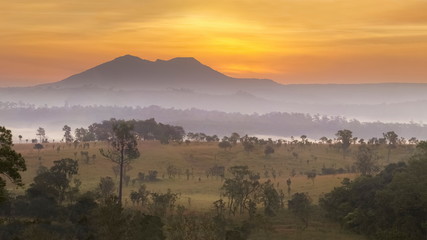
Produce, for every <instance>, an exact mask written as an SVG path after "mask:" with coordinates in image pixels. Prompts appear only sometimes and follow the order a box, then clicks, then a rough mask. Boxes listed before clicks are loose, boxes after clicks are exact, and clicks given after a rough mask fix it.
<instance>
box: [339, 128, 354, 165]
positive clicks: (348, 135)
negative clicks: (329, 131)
mask: <svg viewBox="0 0 427 240" xmlns="http://www.w3.org/2000/svg"><path fill="white" fill-rule="evenodd" d="M335 136H337V137H338V138H337V140H338V141H340V143H341V149H342V157H343V159H345V156H346V153H347V151H348V149H349V148H350V145H351V141H352V138H353V133H352V132H351V131H350V130H347V129H344V130H339V131H338V132H337V133H336V134H335Z"/></svg>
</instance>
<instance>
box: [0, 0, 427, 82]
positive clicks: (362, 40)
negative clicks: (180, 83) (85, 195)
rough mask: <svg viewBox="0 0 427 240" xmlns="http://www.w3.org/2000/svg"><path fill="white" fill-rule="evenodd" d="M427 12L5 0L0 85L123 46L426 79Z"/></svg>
mask: <svg viewBox="0 0 427 240" xmlns="http://www.w3.org/2000/svg"><path fill="white" fill-rule="evenodd" d="M426 12H427V1H425V0H376V1H372V0H234V1H233V0H215V1H202V0H121V1H117V0H115V1H112V0H92V1H88V0H40V1H34V0H16V1H2V3H1V7H0V86H22V85H34V84H38V83H42V82H52V81H58V80H61V79H64V78H66V77H68V76H69V75H71V74H74V73H78V72H81V71H83V70H85V69H88V68H90V67H93V66H95V65H98V64H100V63H102V62H105V61H109V60H111V59H113V58H115V57H118V56H121V55H125V54H132V55H136V56H139V57H141V58H145V59H149V60H156V59H158V58H159V59H170V58H173V57H178V56H182V57H189V56H191V57H195V58H197V59H198V60H199V61H201V62H202V63H204V64H206V65H209V66H211V67H212V68H214V69H216V70H219V71H221V72H223V73H226V74H228V75H231V76H234V77H258V78H270V79H273V80H275V81H278V82H282V83H365V82H427V70H426V69H427V14H426Z"/></svg>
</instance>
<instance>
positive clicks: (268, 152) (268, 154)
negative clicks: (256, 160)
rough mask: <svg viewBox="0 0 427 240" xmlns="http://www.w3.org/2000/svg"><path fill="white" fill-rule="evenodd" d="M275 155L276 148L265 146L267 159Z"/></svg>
mask: <svg viewBox="0 0 427 240" xmlns="http://www.w3.org/2000/svg"><path fill="white" fill-rule="evenodd" d="M273 153H274V148H273V147H272V146H270V145H267V146H265V149H264V154H265V156H266V157H267V156H270V154H273Z"/></svg>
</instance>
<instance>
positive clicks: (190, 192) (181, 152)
mask: <svg viewBox="0 0 427 240" xmlns="http://www.w3.org/2000/svg"><path fill="white" fill-rule="evenodd" d="M44 147H45V148H44V149H42V150H40V152H39V151H37V150H35V149H33V145H32V144H16V145H15V150H16V151H18V152H20V153H21V154H22V155H23V156H24V158H25V159H26V163H27V168H28V170H27V171H26V172H24V173H23V174H22V176H23V180H24V183H25V184H26V185H27V186H28V185H29V184H31V182H32V179H33V178H34V176H35V175H36V173H37V169H38V168H39V167H40V166H41V165H43V166H46V167H49V166H51V165H52V164H53V161H55V160H59V159H61V158H72V159H77V160H79V175H78V178H79V179H80V180H81V181H82V185H81V191H89V190H94V189H96V188H97V186H98V183H99V181H100V178H101V177H105V176H111V177H112V178H113V179H117V177H116V176H115V174H114V172H113V170H112V168H113V166H114V165H115V163H113V162H112V161H111V160H109V159H106V158H104V157H103V156H102V155H101V154H100V152H99V149H100V148H107V147H108V146H107V145H106V144H105V143H100V142H96V143H95V142H93V143H90V148H89V149H83V148H82V146H77V147H75V146H73V145H66V144H59V143H49V144H44ZM58 147H60V150H59V151H58V150H57V148H58ZM138 147H139V150H140V152H141V156H140V158H138V159H135V160H133V161H132V163H131V169H130V170H128V171H127V175H129V176H130V177H131V179H134V178H136V177H137V175H138V172H145V173H147V172H148V170H157V171H158V172H159V174H158V178H159V181H156V182H147V183H145V184H146V185H147V188H148V190H150V191H153V192H166V191H167V189H171V190H172V192H176V193H180V194H181V195H180V200H179V202H178V203H179V204H181V205H184V206H186V207H190V205H191V208H192V209H196V210H199V211H204V210H208V209H210V208H211V207H212V202H214V201H216V200H218V199H219V198H220V188H221V186H222V181H221V180H220V179H218V178H215V177H213V178H212V177H210V178H207V177H206V174H205V172H206V170H207V169H209V168H210V167H212V166H214V165H220V166H225V167H226V168H228V167H231V166H235V165H247V166H249V168H250V169H251V170H253V171H255V172H259V173H260V175H261V181H266V180H267V179H271V180H272V181H273V182H274V183H275V185H276V186H277V189H281V190H283V191H284V192H285V193H287V185H286V180H287V179H288V178H291V180H292V185H291V189H292V193H295V192H307V193H308V194H309V195H310V197H311V198H312V200H313V203H314V204H317V202H318V199H319V197H320V196H321V195H322V194H324V193H327V192H330V191H331V190H332V189H333V188H334V187H336V186H339V185H340V182H341V181H342V180H343V179H344V178H350V179H353V178H355V177H357V176H358V174H356V173H343V174H335V175H321V174H320V173H321V169H322V168H324V167H326V168H332V167H333V168H336V169H338V168H343V169H348V168H350V167H351V165H352V164H353V163H354V161H355V160H354V157H353V154H351V153H350V154H349V155H348V157H346V159H343V157H342V154H341V153H340V152H339V151H338V150H337V149H336V148H333V147H331V146H329V145H305V146H298V145H282V146H280V147H276V148H275V153H274V154H272V155H270V156H265V155H264V151H263V150H264V147H263V146H257V147H256V148H255V150H254V151H253V152H251V153H247V152H245V151H244V149H243V147H242V146H241V145H240V144H237V145H235V146H233V148H232V149H231V150H222V149H220V148H219V147H218V144H217V143H197V142H192V143H190V144H188V145H186V144H176V143H173V144H168V145H162V144H160V143H158V142H157V141H145V142H140V143H139V145H138ZM81 151H88V152H89V156H93V155H95V156H96V157H95V159H94V160H91V161H90V163H85V162H84V161H83V160H82V159H83V156H82V155H81ZM351 151H352V152H355V151H357V146H352V147H351ZM413 151H414V147H413V146H410V145H405V146H399V147H398V148H396V149H393V150H392V154H391V159H390V161H389V162H397V161H407V160H408V158H409V156H410V155H411V154H412V153H413ZM293 153H297V154H298V157H295V155H294V154H293ZM377 153H378V155H379V156H380V160H379V165H380V166H384V165H385V164H387V163H388V162H387V161H386V156H387V149H386V147H385V146H379V147H377ZM170 165H173V166H175V167H176V168H178V169H179V170H180V172H181V175H180V176H177V177H176V178H168V176H167V173H166V169H167V167H168V166H170ZM187 169H188V170H189V171H191V172H192V173H193V174H192V176H190V178H189V179H188V180H187V176H186V174H185V171H186V170H187ZM273 169H274V171H275V172H276V175H277V176H276V178H275V179H274V178H273V177H272V172H273ZM313 170H314V171H316V172H317V174H318V175H317V176H316V178H315V180H314V182H313V181H311V180H310V179H308V178H307V177H306V176H305V174H304V173H305V172H309V171H313ZM266 171H268V175H266ZM292 172H294V173H295V176H291V175H293V174H292ZM226 177H227V173H226ZM137 185H138V184H135V185H134V186H132V184H129V186H127V187H125V189H124V196H125V201H124V202H125V204H126V205H127V206H131V202H130V200H129V194H130V192H131V191H132V190H137V189H138V186H137ZM8 186H11V185H10V184H9V185H8ZM9 190H11V191H12V192H14V193H15V194H20V193H23V191H24V189H9ZM286 195H287V194H286ZM287 197H289V196H288V195H287ZM271 221H272V223H273V225H274V229H275V231H274V232H272V233H268V237H269V239H364V238H362V237H361V236H358V235H352V234H349V233H347V232H345V231H344V230H341V229H340V227H339V226H338V225H337V224H335V223H330V222H325V219H323V218H322V217H320V216H317V217H314V218H313V219H312V221H311V226H310V227H309V228H308V229H307V230H305V231H298V226H297V224H296V223H295V219H294V218H293V217H292V216H290V215H289V213H288V212H287V211H283V212H281V213H280V214H279V215H278V216H276V217H274V218H272V219H271ZM283 236H287V237H286V238H284V237H283ZM265 237H266V235H265V233H255V234H254V235H253V236H252V238H251V239H265Z"/></svg>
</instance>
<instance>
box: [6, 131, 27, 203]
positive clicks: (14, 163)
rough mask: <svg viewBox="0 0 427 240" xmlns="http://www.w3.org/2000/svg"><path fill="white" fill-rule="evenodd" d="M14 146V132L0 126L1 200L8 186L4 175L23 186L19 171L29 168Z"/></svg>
mask: <svg viewBox="0 0 427 240" xmlns="http://www.w3.org/2000/svg"><path fill="white" fill-rule="evenodd" d="M12 147H13V144H12V132H11V131H10V130H8V129H6V128H5V127H1V126H0V202H2V200H4V195H5V187H6V181H5V180H4V179H3V178H2V176H4V177H6V178H8V179H9V180H10V181H11V182H12V183H14V184H16V185H18V186H22V185H23V184H22V179H21V175H20V174H19V172H20V171H25V170H27V167H26V165H25V160H24V158H23V157H22V156H21V154H19V153H17V152H15V150H13V149H12Z"/></svg>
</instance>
